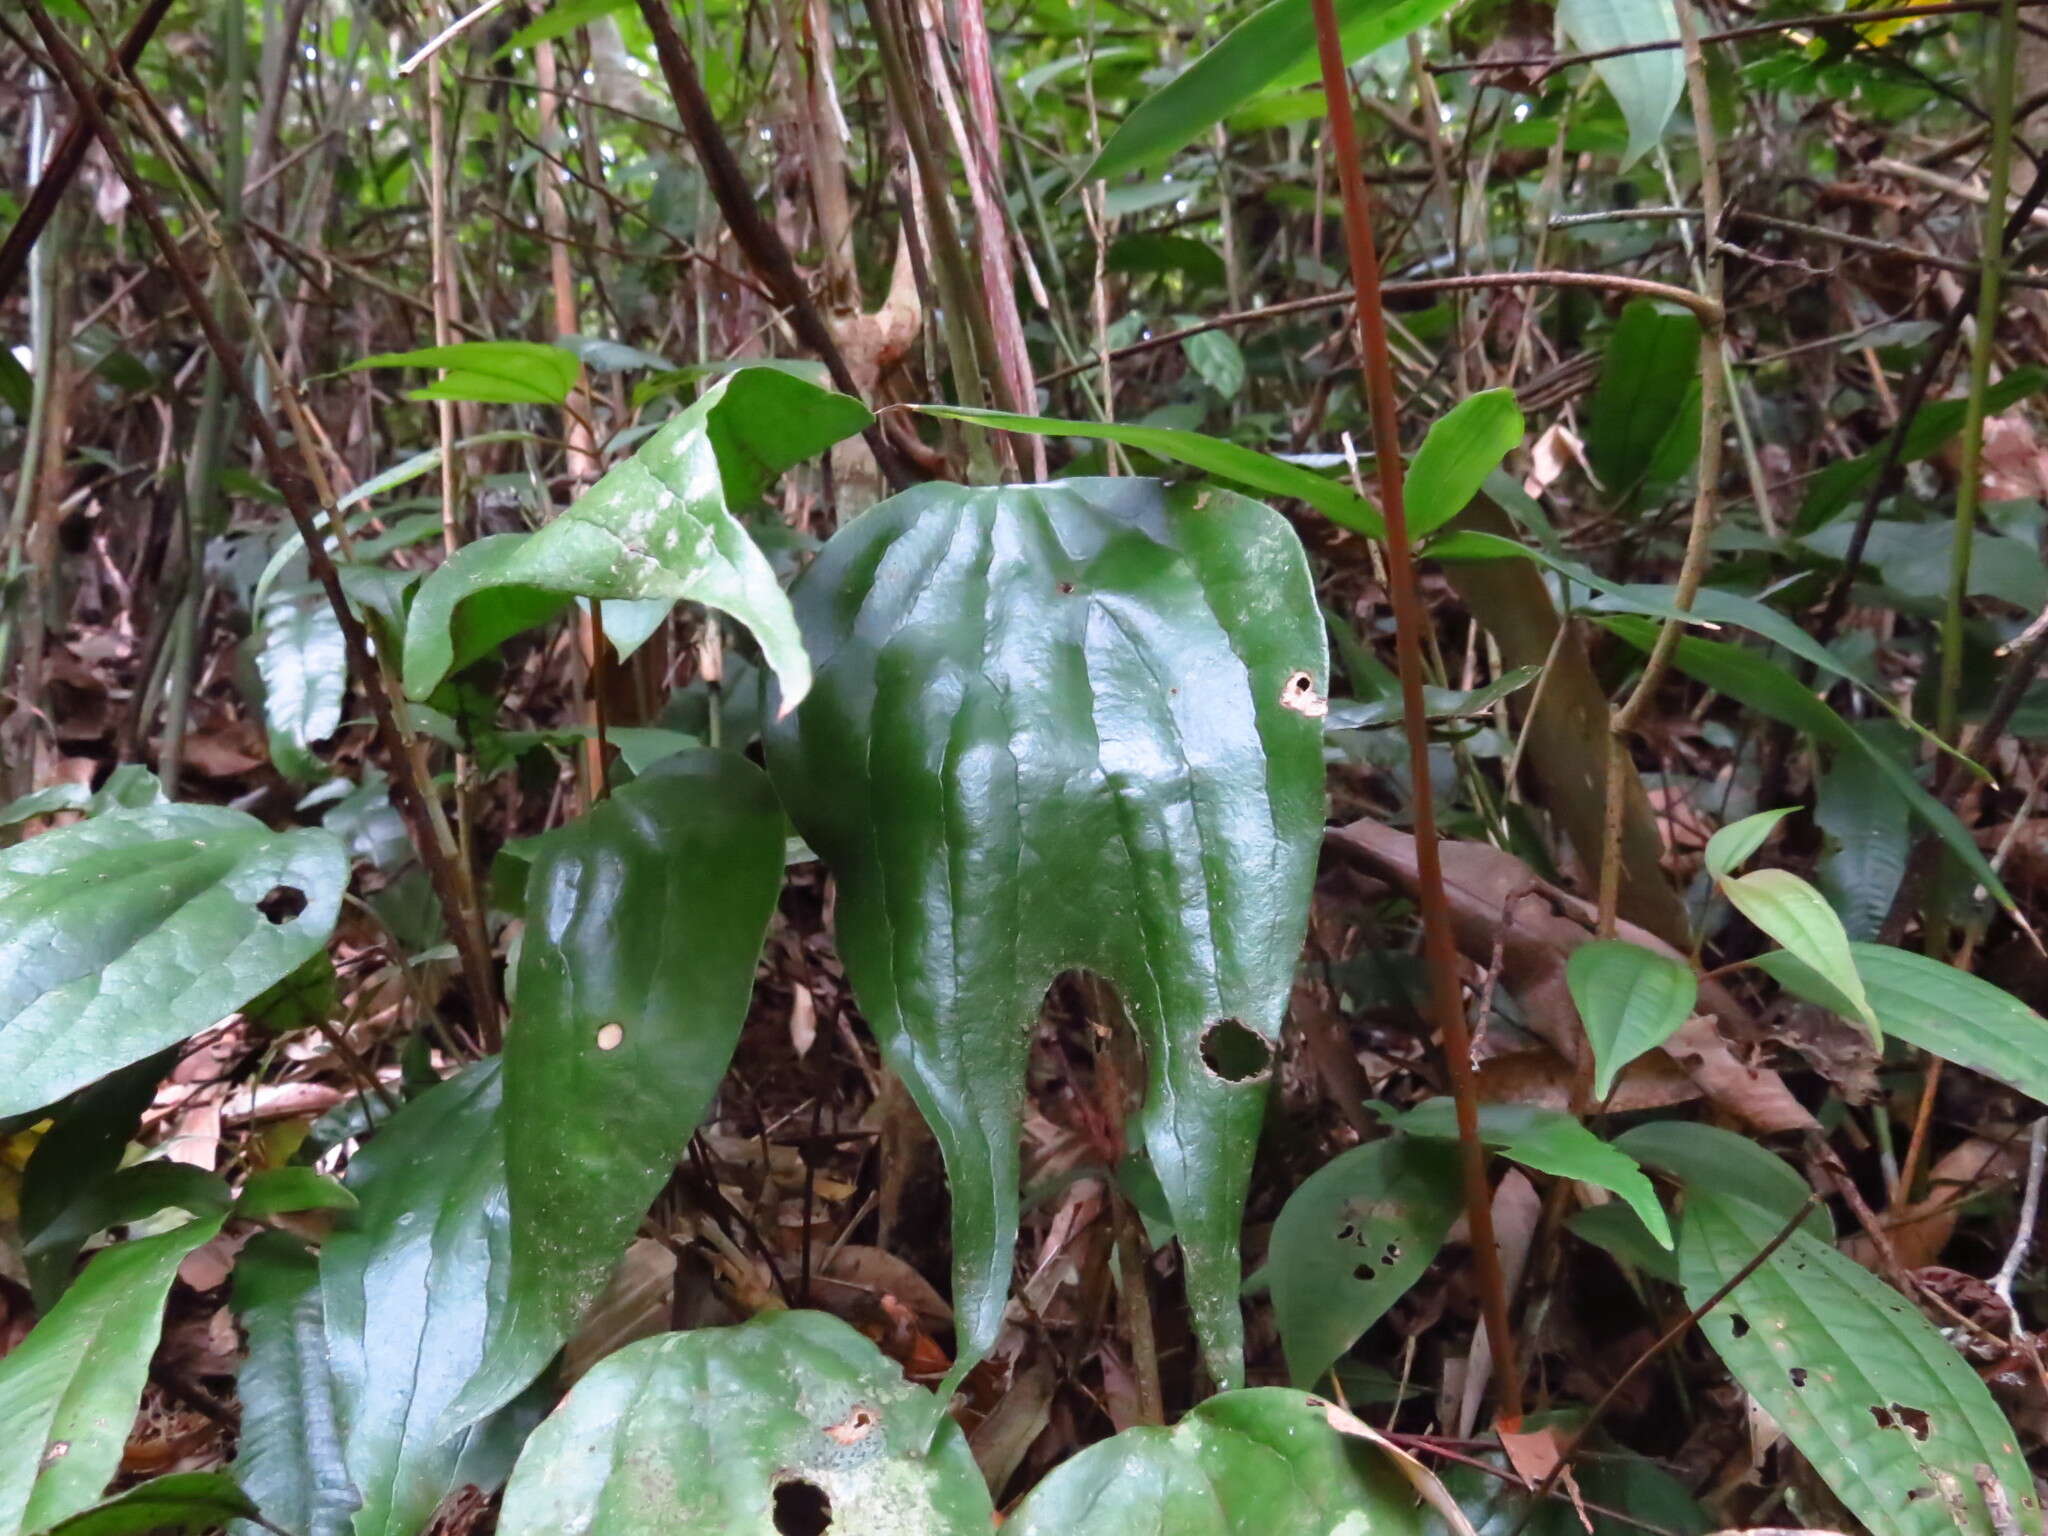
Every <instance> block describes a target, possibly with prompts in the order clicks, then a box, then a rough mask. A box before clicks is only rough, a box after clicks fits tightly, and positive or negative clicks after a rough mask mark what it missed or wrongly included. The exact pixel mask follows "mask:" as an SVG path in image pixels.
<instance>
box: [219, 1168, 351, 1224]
mask: <svg viewBox="0 0 2048 1536" xmlns="http://www.w3.org/2000/svg"><path fill="white" fill-rule="evenodd" d="M360 1203H361V1202H360V1201H358V1200H357V1199H356V1197H355V1196H354V1195H352V1194H350V1193H349V1191H348V1187H347V1186H346V1185H344V1184H343V1183H342V1182H341V1181H340V1180H338V1179H332V1178H329V1177H328V1176H327V1175H326V1174H324V1173H318V1172H316V1171H314V1170H313V1169H311V1168H266V1169H265V1170H264V1171H263V1172H261V1173H255V1174H251V1175H250V1176H249V1182H248V1183H246V1184H244V1185H243V1186H242V1192H241V1194H240V1195H238V1196H237V1197H236V1198H235V1214H236V1215H237V1216H239V1217H241V1218H242V1219H243V1220H244V1221H261V1220H263V1218H264V1217H266V1216H280V1215H284V1214H286V1213H289V1212H292V1211H352V1210H354V1209H355V1208H356V1207H357V1205H359V1204H360Z"/></svg>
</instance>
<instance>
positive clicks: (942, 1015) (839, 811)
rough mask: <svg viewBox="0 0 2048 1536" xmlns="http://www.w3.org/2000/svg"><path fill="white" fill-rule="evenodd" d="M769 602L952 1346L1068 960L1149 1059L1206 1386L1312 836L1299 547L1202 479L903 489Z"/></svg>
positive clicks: (846, 941)
mask: <svg viewBox="0 0 2048 1536" xmlns="http://www.w3.org/2000/svg"><path fill="white" fill-rule="evenodd" d="M796 601H797V608H798V615H799V618H800V620H801V622H802V624H803V629H804V638H805V643H806V644H807V645H808V646H810V648H811V649H812V652H813V654H814V655H815V656H816V657H817V658H818V663H819V685H818V689H817V691H816V692H815V693H814V695H813V697H812V698H811V699H808V700H806V701H805V703H804V705H803V706H802V707H801V708H800V709H798V710H797V711H796V712H795V713H794V714H793V715H790V716H788V717H787V718H785V719H783V720H781V721H779V722H778V723H777V724H776V725H775V726H774V727H772V728H771V730H770V731H769V733H768V751H769V767H770V771H771V772H772V773H773V774H774V777H775V780H776V785H777V788H778V789H779V790H781V792H782V799H783V803H784V804H785V805H786V806H787V807H788V808H789V810H790V813H791V815H792V817H793V819H794V820H795V822H796V825H797V830H798V831H799V832H801V833H802V834H803V836H804V839H805V841H806V842H808V843H809V844H810V846H811V847H813V848H815V849H816V850H817V851H818V853H819V855H820V857H822V858H823V859H824V860H825V862H826V863H827V864H828V865H829V866H830V867H831V868H832V870H833V872H834V874H835V875H836V876H837V878H838V880H839V899H838V905H837V914H838V930H839V948H840V953H841V955H842V956H843V957H844V959H845V962H846V967H847V973H848V976H849V978H850V979H851V980H852V982H853V985H854V988H855V992H856V995H857V996H858V997H859V999H860V1002H861V1007H862V1011H863V1012H864V1013H865V1014H866V1016H867V1018H868V1020H869V1022H870V1023H871V1024H872V1025H873V1026H874V1028H875V1030H876V1033H877V1034H878V1036H879V1037H880V1039H881V1041H882V1045H883V1049H884V1051H885V1052H886V1053H887V1054H888V1056H889V1059H890V1061H891V1064H892V1065H893V1066H894V1067H895V1069H896V1070H897V1071H898V1072H899V1073H901V1074H902V1076H903V1078H904V1081H905V1082H906V1083H907V1084H908V1085H909V1087H910V1089H911V1092H912V1093H913V1095H915V1097H916V1098H917V1100H918V1103H919V1106H920V1107H921V1108H922V1109H923V1111H924V1113H925V1115H926V1117H927V1118H928V1119H929V1120H930V1121H931V1123H932V1127H933V1129H934V1131H935V1132H936V1134H937V1136H938V1138H939V1142H940V1145H941V1147H942V1149H943V1150H944V1153H945V1158H946V1165H947V1168H948V1171H949V1173H950V1174H951V1179H952V1186H953V1219H954V1253H955V1256H956V1257H955V1271H954V1273H955V1283H954V1296H953V1299H954V1304H955V1307H956V1308H957V1309H958V1314H959V1319H960V1337H961V1340H962V1354H961V1357H960V1358H961V1359H962V1360H963V1361H965V1360H971V1359H972V1358H974V1357H976V1356H977V1355H979V1354H980V1353H981V1352H983V1351H985V1350H986V1349H987V1348H988V1347H989V1345H990V1344H992V1343H993V1342H994V1340H995V1336H996V1332H997V1329H998V1326H999V1324H1000V1321H1001V1317H1002V1311H1003V1302H1004V1294H1005V1291H1006V1289H1007V1285H1008V1281H1009V1274H1010V1255H1011V1249H1012V1245H1013V1243H1014V1241H1015V1232H1016V1222H1017V1199H1018V1197H1017V1176H1018V1155H1017V1146H1018V1125H1019V1114H1020V1111H1021V1096H1022V1092H1023V1079H1024V1068H1025V1061H1026V1056H1027V1053H1028V1048H1029V1040H1030V1034H1031V1028H1032V1024H1033V1022H1034V1020H1035V1019H1036V1017H1037V1015H1038V1011H1039V1007H1040V1004H1041V1001H1042V999H1043V997H1044V995H1045V990H1046V988H1047V986H1048V985H1049V984H1050V983H1051V982H1052V981H1053V980H1054V979H1055V978H1056V977H1057V976H1058V975H1059V974H1061V973H1062V972H1064V971H1067V970H1070V969H1083V968H1085V969H1088V970H1091V971H1093V972H1095V973H1096V974H1097V975H1100V976H1102V977H1104V978H1106V979H1107V980H1109V981H1110V982H1111V983H1113V984H1114V985H1115V986H1116V987H1117V988H1118V990H1119V992H1120V993H1121V995H1122V999H1123V1003H1124V1007H1125V1010H1126V1011H1127V1012H1128V1013H1129V1015H1130V1016H1131V1018H1132V1019H1133V1021H1134V1022H1135V1024H1136V1026H1137V1029H1138V1032H1139V1034H1140V1036H1141V1037H1142V1038H1143V1040H1144V1042H1145V1046H1146V1058H1147V1062H1148V1071H1149V1080H1148V1085H1147V1090H1146V1109H1145V1111H1144V1113H1143V1115H1142V1118H1141V1124H1140V1126H1139V1127H1136V1128H1135V1129H1136V1130H1137V1133H1138V1137H1139V1138H1141V1139H1142V1140H1143V1142H1144V1145H1145V1146H1146V1149H1147V1151H1148V1153H1149V1154H1150V1157H1151V1161H1152V1165H1153V1168H1154V1169H1155V1171H1156V1172H1157V1173H1158V1175H1159V1182H1160V1185H1161V1187H1162V1188H1163V1189H1164V1191H1165V1194H1166V1199H1167V1203H1168V1205H1169V1206H1170V1208H1171V1209H1172V1212H1173V1217H1174V1223H1175V1226H1176V1228H1177V1230H1178V1232H1179V1236H1180V1241H1181V1243H1182V1247H1183V1250H1184V1254H1185V1257H1186V1261H1187V1274H1188V1291H1189V1296H1190V1302H1191V1305H1192V1307H1193V1310H1194V1314H1195V1319H1196V1323H1197V1326H1198V1328H1199V1331H1200V1334H1201V1337H1202V1339H1203V1342H1204V1347H1205V1350H1206V1354H1207V1358H1208V1361H1209V1368H1210V1370H1211V1372H1212V1374H1213V1375H1214V1377H1215V1378H1216V1380H1217V1381H1219V1382H1222V1383H1226V1384H1228V1383H1233V1382H1235V1381H1236V1380H1237V1379H1238V1377H1239V1372H1240V1370H1241V1366H1240V1363H1239V1360H1238V1353H1239V1341H1240V1339H1241V1330H1242V1321H1241V1319H1240V1316H1239V1313H1238V1303H1237V1291H1238V1262H1237V1232H1238V1225H1239V1220H1240V1210H1241V1205H1242V1201H1243V1196H1244V1188H1245V1182H1246V1178H1247V1175H1248V1172H1249V1164H1250V1156H1251V1151H1252V1144H1253V1141H1254V1140H1255V1138H1256V1135H1257V1127H1258V1123H1259V1118H1260V1113H1261V1108H1262V1103H1263V1098H1264V1092H1265V1090H1264V1088H1263V1086H1262V1084H1261V1083H1260V1082H1259V1081H1257V1079H1259V1078H1262V1077H1263V1076H1264V1068H1265V1066H1266V1064H1267V1062H1268V1061H1269V1059H1270V1055H1271V1051H1272V1046H1273V1042H1274V1041H1275V1040H1276V1039H1277V1037H1278V1032H1279V1025H1280V1018H1281V1014H1282V1012H1283V1011H1284V1008H1285V1004H1286V999H1287V995H1288V990H1289V985H1290V981H1291V978H1292V975H1293V971H1294V965H1295V958H1296V954H1297V951H1298V949H1299V946H1300V943H1301V936H1302V932H1303V929H1304V926H1305V921H1306V915H1307V898H1308V889H1309V881H1310V878H1311V875H1312V872H1313V869H1314V865H1315V855H1316V846H1317V843H1318V841H1319V838H1320V835H1321V827H1322V814H1323V812H1322V808H1323V787H1322V754H1321V732H1320V730H1319V728H1318V725H1319V722H1318V721H1316V720H1315V719H1313V718H1311V717H1312V715H1313V713H1314V711H1315V705H1316V703H1317V702H1318V701H1319V699H1320V694H1321V691H1322V690H1323V689H1324V688H1326V687H1327V684H1328V677H1327V659H1326V650H1325V637H1324V632H1323V626H1322V623H1321V618H1320V615H1319V613H1318V611H1317V609H1316V604H1315V599H1314V596H1313V593H1312V591H1311V589H1310V585H1309V577H1308V568H1307V564H1306V561H1305V559H1304V557H1303V554H1302V550H1301V546H1300V544H1299V543H1298V541H1297V540H1296V538H1295V536H1294V534H1293V532H1292V531H1291V530H1290V529H1289V528H1288V526H1287V524H1286V523H1285V522H1284V521H1283V520H1282V519H1281V518H1280V517H1279V516H1278V515H1277V514H1275V513H1273V512H1271V511H1270V510H1268V509H1267V508H1264V507H1261V506H1259V505H1257V504H1256V503H1254V502H1249V501H1246V500H1244V499H1243V498H1241V497H1238V496H1235V495H1233V494H1231V493H1229V492H1227V491H1220V490H1201V491H1198V490H1196V489H1195V488H1193V487H1180V488H1177V489H1174V490H1172V491H1168V490H1167V489H1165V488H1164V487H1162V486H1160V485H1159V484H1157V483H1156V482H1152V481H1144V480H1129V479H1126V480H1073V481H1067V482H1063V483H1059V484H1054V485H1046V486H1008V487H997V488H990V489H984V490H969V489H963V488H961V487H957V486H941V485H931V486H923V487H919V488H917V489H915V490H913V491H910V492H907V493H905V494H904V495H901V496H898V497H896V498H895V499H894V500H892V501H890V502H887V503H885V504H884V505H882V506H879V507H876V508H875V509H873V510H872V511H870V512H868V513H866V514H864V515H863V516H861V517H860V518H858V519H857V520H855V521H854V522H852V523H850V524H848V525H847V526H846V527H845V528H843V529H841V530H840V532H839V533H838V534H837V535H836V536H835V537H834V538H833V540H832V541H831V543H829V544H828V545H827V546H826V548H825V551H824V553H823V554H822V555H820V556H819V558H818V560H817V562H816V563H815V564H814V565H813V566H812V567H811V569H810V570H809V571H808V572H807V573H806V574H805V575H804V577H803V578H802V580H801V581H800V582H799V583H798V585H797V588H796Z"/></svg>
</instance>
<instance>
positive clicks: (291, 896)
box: [256, 885, 306, 926]
mask: <svg viewBox="0 0 2048 1536" xmlns="http://www.w3.org/2000/svg"><path fill="white" fill-rule="evenodd" d="M256 910H257V911H258V912H261V913H262V914H263V920H264V921H265V922H267V923H270V924H272V925H273V926H275V925H276V924H278V923H288V922H290V921H291V920H292V919H293V918H295V917H297V916H298V915H299V914H300V913H301V912H303V911H305V910H306V893H305V892H304V891H302V890H300V889H299V888H298V887H297V886H296V885H273V886H272V887H271V888H270V889H269V890H267V891H265V892H264V893H263V896H262V898H261V899H260V900H259V901H258V902H257V903H256Z"/></svg>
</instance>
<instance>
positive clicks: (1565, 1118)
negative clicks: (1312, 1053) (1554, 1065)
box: [1379, 1098, 1671, 1248]
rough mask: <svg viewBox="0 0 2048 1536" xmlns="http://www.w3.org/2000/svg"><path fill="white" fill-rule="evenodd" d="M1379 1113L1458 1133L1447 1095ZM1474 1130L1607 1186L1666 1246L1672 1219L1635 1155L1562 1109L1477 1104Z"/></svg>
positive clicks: (1439, 1134) (1527, 1162)
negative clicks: (1620, 1148)
mask: <svg viewBox="0 0 2048 1536" xmlns="http://www.w3.org/2000/svg"><path fill="white" fill-rule="evenodd" d="M1379 1114H1380V1118H1381V1119H1383V1120H1387V1121H1389V1122H1390V1123H1392V1124H1393V1125H1395V1126H1397V1127H1398V1128H1400V1129H1401V1130H1404V1131H1406V1132H1408V1133H1409V1134H1410V1135H1411V1136H1432V1137H1436V1138H1439V1139H1442V1140H1455V1139H1456V1137H1457V1134H1458V1119H1457V1111H1456V1109H1455V1107H1454V1106H1453V1105H1452V1103H1451V1101H1450V1100H1449V1099H1448V1098H1434V1099H1424V1100H1423V1101H1422V1102H1421V1103H1420V1104H1418V1105H1416V1106H1415V1107H1414V1108H1413V1109H1410V1110H1407V1111H1405V1112H1403V1113H1399V1114H1396V1113H1395V1112H1393V1111H1391V1110H1388V1109H1381V1110H1380V1111H1379ZM1479 1135H1480V1138H1481V1139H1482V1140H1483V1141H1485V1142H1486V1144H1487V1145H1488V1146H1492V1147H1498V1148H1499V1149H1500V1150H1501V1152H1502V1153H1504V1154H1505V1155H1506V1156H1508V1157H1510V1158H1513V1159H1514V1160H1515V1161H1516V1162H1518V1163H1521V1164H1523V1165H1524V1166H1525V1167H1529V1168H1534V1169H1535V1170H1536V1171H1537V1172H1538V1173H1550V1174H1555V1175H1557V1177H1559V1178H1561V1179H1577V1180H1578V1181H1579V1182H1580V1183H1582V1184H1596V1185H1598V1186H1599V1187H1600V1188H1602V1189H1607V1190H1612V1191H1613V1192H1614V1193H1615V1194H1617V1195H1619V1196H1621V1198H1622V1199H1623V1200H1626V1201H1627V1202H1628V1204H1629V1207H1630V1208H1631V1209H1632V1210H1633V1211H1634V1212H1635V1213H1636V1214H1637V1215H1638V1216H1640V1217H1641V1218H1642V1219H1643V1225H1644V1226H1645V1227H1647V1228H1649V1230H1650V1234H1651V1235H1652V1236H1653V1237H1655V1238H1656V1239H1657V1241H1658V1242H1660V1243H1662V1244H1663V1245H1664V1246H1665V1247H1666V1248H1669V1247H1670V1246H1671V1223H1670V1221H1669V1220H1667V1219H1666V1217H1665V1215H1664V1207H1663V1206H1662V1205H1660V1204H1659V1203H1658V1201H1657V1191H1656V1190H1655V1189H1654V1188H1652V1187H1651V1185H1650V1181H1649V1180H1648V1179H1647V1178H1645V1177H1644V1176H1643V1170H1642V1169H1641V1168H1639V1167H1637V1166H1636V1160H1635V1159H1634V1158H1632V1157H1630V1156H1629V1155H1628V1154H1627V1153H1626V1152H1622V1151H1620V1150H1618V1149H1617V1148H1616V1147H1615V1146H1614V1145H1613V1144H1612V1143H1611V1142H1605V1141H1602V1140H1601V1139H1600V1138H1599V1137H1598V1136H1595V1135H1594V1134H1593V1133H1592V1132H1591V1131H1589V1130H1587V1129H1586V1128H1585V1126H1583V1125H1581V1124H1580V1123H1579V1122H1578V1121H1577V1120H1575V1119H1573V1118H1572V1117H1571V1116H1570V1115H1568V1114H1566V1113H1565V1112H1564V1111H1563V1110H1558V1109H1538V1108H1536V1107H1535V1106H1533V1105H1528V1104H1482V1105H1480V1106H1479Z"/></svg>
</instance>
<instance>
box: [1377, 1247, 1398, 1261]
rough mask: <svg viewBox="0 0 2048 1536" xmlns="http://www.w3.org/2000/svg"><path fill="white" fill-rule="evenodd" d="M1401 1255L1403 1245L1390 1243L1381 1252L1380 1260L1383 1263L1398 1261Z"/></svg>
mask: <svg viewBox="0 0 2048 1536" xmlns="http://www.w3.org/2000/svg"><path fill="white" fill-rule="evenodd" d="M1400 1257H1401V1245H1400V1244H1399V1243H1389V1244H1387V1246H1386V1248H1385V1249H1384V1250H1383V1251H1382V1252H1381V1254H1380V1262H1381V1263H1382V1264H1392V1263H1395V1262H1396V1261H1398V1260H1399V1259H1400Z"/></svg>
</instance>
